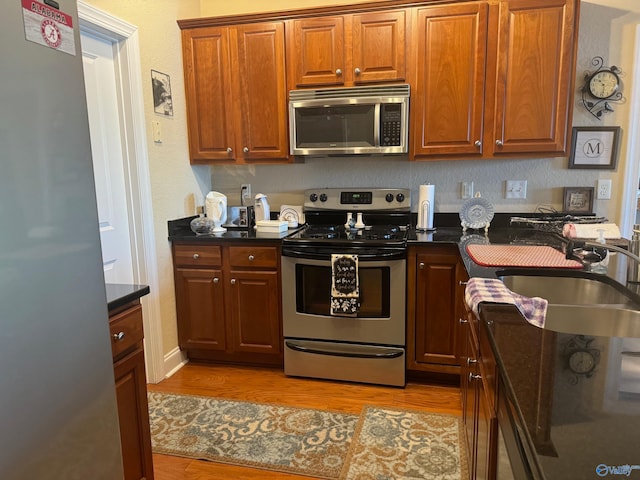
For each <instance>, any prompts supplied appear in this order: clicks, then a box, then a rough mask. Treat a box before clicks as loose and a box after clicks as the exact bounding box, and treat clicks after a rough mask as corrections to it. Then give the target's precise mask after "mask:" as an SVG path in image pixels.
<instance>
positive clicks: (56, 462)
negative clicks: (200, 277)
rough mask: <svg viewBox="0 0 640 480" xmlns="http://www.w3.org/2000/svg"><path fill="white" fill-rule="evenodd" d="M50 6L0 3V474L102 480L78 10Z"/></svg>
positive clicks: (108, 391)
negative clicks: (0, 7)
mask: <svg viewBox="0 0 640 480" xmlns="http://www.w3.org/2000/svg"><path fill="white" fill-rule="evenodd" d="M45 1H46V2H48V3H51V4H52V5H53V6H49V5H46V4H45ZM55 3H56V2H51V0H41V2H37V1H31V0H29V1H27V0H5V1H3V2H2V6H3V8H2V15H0V98H1V99H2V101H1V102H0V478H2V479H3V480H14V479H20V480H22V479H25V480H26V479H28V480H47V479H56V480H58V479H59V480H70V479H83V480H87V479H91V480H96V479H105V480H114V479H121V478H123V473H122V465H121V453H120V441H119V432H118V420H117V406H116V398H115V389H114V377H113V364H112V359H111V348H110V343H109V342H110V339H109V328H108V311H107V300H106V294H105V286H104V279H103V273H102V261H101V251H100V238H99V231H98V216H97V207H96V197H95V187H94V180H93V170H92V169H93V167H92V160H91V148H90V142H89V125H88V120H87V106H86V100H85V93H84V81H83V74H82V51H81V46H80V32H79V25H78V16H77V6H76V0H57V3H58V4H59V5H58V6H59V8H58V9H56V8H55ZM38 35H40V37H39V38H38ZM71 47H73V48H71Z"/></svg>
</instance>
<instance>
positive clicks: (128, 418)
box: [113, 348, 153, 480]
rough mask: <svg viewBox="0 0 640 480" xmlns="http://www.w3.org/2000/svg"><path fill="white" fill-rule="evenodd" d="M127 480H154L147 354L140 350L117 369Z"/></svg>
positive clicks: (119, 414) (123, 457) (125, 475)
mask: <svg viewBox="0 0 640 480" xmlns="http://www.w3.org/2000/svg"><path fill="white" fill-rule="evenodd" d="M113 368H114V375H115V382H116V399H117V403H118V422H119V425H120V439H121V442H122V463H123V466H124V478H125V480H153V463H152V462H153V460H152V454H151V432H150V429H149V409H148V405H147V379H146V376H145V370H144V350H143V349H142V348H138V349H137V350H134V351H133V352H132V353H131V354H129V355H127V356H126V357H124V358H123V359H122V360H120V361H118V362H116V363H115V364H114V366H113Z"/></svg>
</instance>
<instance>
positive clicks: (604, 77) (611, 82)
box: [581, 57, 624, 118]
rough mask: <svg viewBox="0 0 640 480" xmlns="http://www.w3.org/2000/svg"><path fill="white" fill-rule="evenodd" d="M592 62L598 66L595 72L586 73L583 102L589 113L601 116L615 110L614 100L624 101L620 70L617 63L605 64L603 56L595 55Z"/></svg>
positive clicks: (597, 116)
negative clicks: (606, 65)
mask: <svg viewBox="0 0 640 480" xmlns="http://www.w3.org/2000/svg"><path fill="white" fill-rule="evenodd" d="M591 64H592V65H593V66H594V67H596V70H595V71H594V72H586V73H585V74H584V85H583V87H582V89H581V91H582V104H583V105H584V108H586V109H587V110H588V111H589V113H591V114H592V115H593V116H594V117H596V118H601V117H602V114H603V113H606V112H613V107H612V106H611V104H612V102H616V103H617V102H623V101H624V97H623V96H622V91H621V90H622V83H621V81H620V75H621V74H622V70H620V69H619V68H618V67H616V66H615V65H611V66H610V67H605V66H604V60H603V58H602V57H594V58H593V60H591Z"/></svg>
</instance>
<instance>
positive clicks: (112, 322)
mask: <svg viewBox="0 0 640 480" xmlns="http://www.w3.org/2000/svg"><path fill="white" fill-rule="evenodd" d="M109 331H110V332H111V353H112V354H113V358H116V357H118V356H119V355H120V354H121V353H123V352H126V351H127V350H129V349H130V348H131V347H133V346H134V345H136V344H137V343H138V342H141V341H142V338H143V337H144V330H143V325H142V305H136V306H135V307H132V308H130V309H128V310H125V311H124V312H121V313H119V314H117V315H114V316H113V317H111V318H110V319H109Z"/></svg>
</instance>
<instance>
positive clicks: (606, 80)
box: [589, 67, 620, 99]
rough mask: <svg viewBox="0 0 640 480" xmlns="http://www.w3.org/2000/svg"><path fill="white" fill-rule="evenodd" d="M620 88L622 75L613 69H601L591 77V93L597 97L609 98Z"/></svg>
mask: <svg viewBox="0 0 640 480" xmlns="http://www.w3.org/2000/svg"><path fill="white" fill-rule="evenodd" d="M613 68H615V67H613ZM619 88H620V77H618V75H617V74H616V72H614V71H613V70H609V69H604V70H600V71H598V72H596V73H594V74H593V75H591V78H589V93H590V94H591V95H592V96H593V97H595V98H602V99H604V98H609V97H611V96H612V95H614V94H615V93H616V92H617V91H618V89H619Z"/></svg>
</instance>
